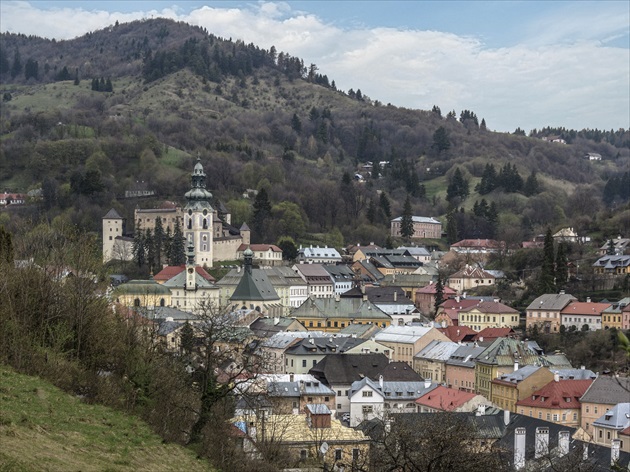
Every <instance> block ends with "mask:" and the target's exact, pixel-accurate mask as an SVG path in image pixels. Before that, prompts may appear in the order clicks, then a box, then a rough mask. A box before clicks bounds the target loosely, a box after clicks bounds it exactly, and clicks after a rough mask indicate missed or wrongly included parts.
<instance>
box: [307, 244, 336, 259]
mask: <svg viewBox="0 0 630 472" xmlns="http://www.w3.org/2000/svg"><path fill="white" fill-rule="evenodd" d="M298 254H299V255H301V256H302V257H304V258H326V259H330V258H335V259H339V260H341V255H340V254H339V252H338V251H337V250H336V249H335V248H334V247H328V246H325V247H319V246H316V247H305V248H302V247H301V248H300V249H298Z"/></svg>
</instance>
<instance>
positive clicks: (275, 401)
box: [267, 375, 335, 414]
mask: <svg viewBox="0 0 630 472" xmlns="http://www.w3.org/2000/svg"><path fill="white" fill-rule="evenodd" d="M300 377H302V378H300V379H299V380H298V379H294V378H293V376H290V379H289V381H288V382H287V381H286V380H285V381H270V382H268V383H267V395H268V398H269V401H270V403H271V404H272V405H273V411H274V413H283V414H290V413H293V414H305V413H306V408H307V405H325V406H326V407H327V408H328V409H329V410H334V409H335V392H334V391H333V390H331V389H330V388H329V387H327V386H326V385H324V384H323V383H322V382H320V381H319V380H317V379H315V378H314V377H313V376H312V375H304V376H300Z"/></svg>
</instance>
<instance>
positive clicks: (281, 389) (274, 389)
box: [267, 382, 300, 397]
mask: <svg viewBox="0 0 630 472" xmlns="http://www.w3.org/2000/svg"><path fill="white" fill-rule="evenodd" d="M267 393H268V394H269V396H270V397H299V396H300V387H299V384H298V382H269V383H268V384H267Z"/></svg>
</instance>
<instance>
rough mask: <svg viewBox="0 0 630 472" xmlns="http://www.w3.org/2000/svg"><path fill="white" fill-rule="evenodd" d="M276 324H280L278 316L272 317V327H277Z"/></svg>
mask: <svg viewBox="0 0 630 472" xmlns="http://www.w3.org/2000/svg"><path fill="white" fill-rule="evenodd" d="M278 324H280V317H279V316H274V317H273V325H274V326H277V325H278Z"/></svg>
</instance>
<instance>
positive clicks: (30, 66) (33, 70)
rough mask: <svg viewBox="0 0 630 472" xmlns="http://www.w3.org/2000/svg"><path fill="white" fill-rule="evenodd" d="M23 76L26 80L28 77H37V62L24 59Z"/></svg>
mask: <svg viewBox="0 0 630 472" xmlns="http://www.w3.org/2000/svg"><path fill="white" fill-rule="evenodd" d="M24 78H25V79H26V80H28V79H31V78H32V79H35V80H37V79H39V63H38V62H37V61H36V60H34V59H31V58H29V59H28V61H26V65H25V66H24Z"/></svg>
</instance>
